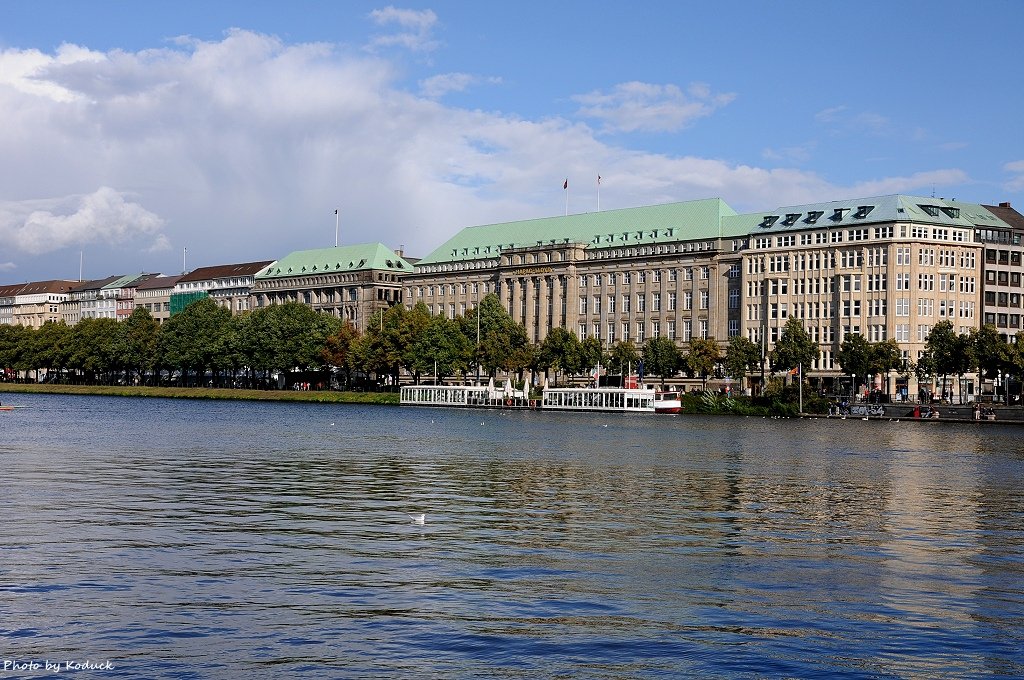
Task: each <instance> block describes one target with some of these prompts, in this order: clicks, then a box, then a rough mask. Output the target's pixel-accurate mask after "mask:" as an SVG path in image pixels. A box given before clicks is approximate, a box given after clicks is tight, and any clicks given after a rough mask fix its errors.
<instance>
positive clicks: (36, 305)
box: [11, 280, 74, 328]
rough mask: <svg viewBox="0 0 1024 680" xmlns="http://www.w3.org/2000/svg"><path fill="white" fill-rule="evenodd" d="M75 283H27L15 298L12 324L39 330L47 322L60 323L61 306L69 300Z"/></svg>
mask: <svg viewBox="0 0 1024 680" xmlns="http://www.w3.org/2000/svg"><path fill="white" fill-rule="evenodd" d="M73 285H74V282H73V281H59V280H57V281H35V282H32V283H26V284H25V285H24V286H22V287H21V289H20V290H19V291H18V292H17V294H16V295H15V296H14V304H13V308H12V315H11V323H12V324H14V325H16V326H28V327H29V328H39V327H40V326H42V325H43V324H44V323H46V322H47V321H54V322H57V321H60V320H61V314H60V305H61V303H62V302H64V301H65V300H67V299H68V296H69V293H70V290H71V287H72V286H73Z"/></svg>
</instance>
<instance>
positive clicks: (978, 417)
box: [974, 402, 981, 420]
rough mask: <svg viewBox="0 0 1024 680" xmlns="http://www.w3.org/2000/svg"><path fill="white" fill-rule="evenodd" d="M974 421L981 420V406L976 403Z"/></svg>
mask: <svg viewBox="0 0 1024 680" xmlns="http://www.w3.org/2000/svg"><path fill="white" fill-rule="evenodd" d="M974 419H975V420H981V404H979V403H978V402H974Z"/></svg>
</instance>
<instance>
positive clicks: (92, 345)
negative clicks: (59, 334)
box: [68, 318, 119, 383]
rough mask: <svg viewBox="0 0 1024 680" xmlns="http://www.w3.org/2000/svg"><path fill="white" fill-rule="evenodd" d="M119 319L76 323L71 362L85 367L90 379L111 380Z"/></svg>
mask: <svg viewBox="0 0 1024 680" xmlns="http://www.w3.org/2000/svg"><path fill="white" fill-rule="evenodd" d="M118 331H119V329H118V327H117V321H115V320H114V319H95V318H89V319H82V320H81V321H79V322H78V323H76V324H75V325H74V326H73V332H72V334H71V351H70V355H71V356H70V358H69V359H68V363H69V365H70V366H74V367H75V368H77V369H79V370H80V371H82V373H83V374H84V377H85V379H86V381H87V382H93V383H94V382H97V381H99V380H101V379H103V380H104V381H108V380H110V378H111V376H110V372H111V371H112V370H113V368H114V365H115V361H116V356H117V336H118Z"/></svg>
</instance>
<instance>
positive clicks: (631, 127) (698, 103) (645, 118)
mask: <svg viewBox="0 0 1024 680" xmlns="http://www.w3.org/2000/svg"><path fill="white" fill-rule="evenodd" d="M735 97H736V95H735V94H731V93H724V94H715V93H713V92H712V91H711V89H710V88H709V87H708V86H707V85H706V84H704V83H694V84H692V85H690V87H689V89H688V91H687V92H683V90H682V89H681V88H680V87H679V86H678V85H657V84H652V83H641V82H636V81H634V82H629V83H620V84H618V85H616V86H615V87H613V88H612V89H611V91H610V92H602V91H599V90H595V91H593V92H589V93H587V94H580V95H575V96H574V97H573V100H574V101H576V102H577V103H579V104H580V105H581V106H580V109H579V111H578V112H577V115H579V116H582V117H584V118H594V119H597V120H600V121H602V122H603V123H604V125H605V128H606V129H607V130H608V131H621V132H636V131H644V132H675V131H677V130H680V129H682V128H684V127H686V126H688V125H690V124H691V123H693V121H695V120H697V119H698V118H703V117H705V116H709V115H711V114H712V113H713V112H714V111H715V110H716V109H718V108H720V107H722V106H725V105H726V104H728V103H729V102H731V101H732V100H733V99H735Z"/></svg>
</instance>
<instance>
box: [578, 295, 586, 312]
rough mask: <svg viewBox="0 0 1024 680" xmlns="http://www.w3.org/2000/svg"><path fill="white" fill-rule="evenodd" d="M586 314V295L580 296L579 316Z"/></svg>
mask: <svg viewBox="0 0 1024 680" xmlns="http://www.w3.org/2000/svg"><path fill="white" fill-rule="evenodd" d="M586 313H587V296H586V295H581V296H580V314H586Z"/></svg>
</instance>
